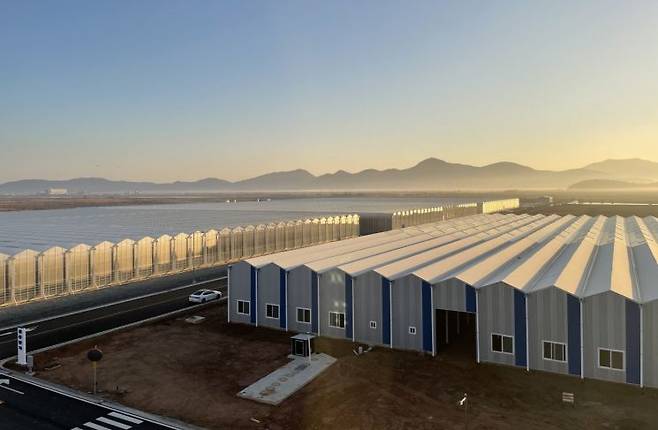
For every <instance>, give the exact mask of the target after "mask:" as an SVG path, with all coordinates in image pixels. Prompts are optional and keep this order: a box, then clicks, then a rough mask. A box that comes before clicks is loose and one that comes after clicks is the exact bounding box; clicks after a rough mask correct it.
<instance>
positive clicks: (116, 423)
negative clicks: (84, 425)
mask: <svg viewBox="0 0 658 430" xmlns="http://www.w3.org/2000/svg"><path fill="white" fill-rule="evenodd" d="M96 421H100V422H102V423H103V424H109V425H111V426H114V427H118V428H120V429H123V430H128V429H129V428H132V426H129V425H128V424H124V423H120V422H119V421H114V420H111V419H109V418H105V417H100V418H96Z"/></svg>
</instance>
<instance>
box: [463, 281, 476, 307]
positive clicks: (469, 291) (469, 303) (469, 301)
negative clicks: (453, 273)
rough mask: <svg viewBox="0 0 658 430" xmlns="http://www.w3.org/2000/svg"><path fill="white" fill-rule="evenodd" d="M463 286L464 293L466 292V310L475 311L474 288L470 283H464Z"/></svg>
mask: <svg viewBox="0 0 658 430" xmlns="http://www.w3.org/2000/svg"><path fill="white" fill-rule="evenodd" d="M465 287H466V288H464V294H466V312H472V313H475V312H477V309H476V305H475V288H473V287H471V286H470V285H466V286H465Z"/></svg>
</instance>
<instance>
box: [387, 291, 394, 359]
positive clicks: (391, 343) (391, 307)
mask: <svg viewBox="0 0 658 430" xmlns="http://www.w3.org/2000/svg"><path fill="white" fill-rule="evenodd" d="M388 306H389V307H388V309H389V311H388V318H389V321H390V322H389V327H388V332H389V339H388V340H389V346H390V348H391V349H393V281H388Z"/></svg>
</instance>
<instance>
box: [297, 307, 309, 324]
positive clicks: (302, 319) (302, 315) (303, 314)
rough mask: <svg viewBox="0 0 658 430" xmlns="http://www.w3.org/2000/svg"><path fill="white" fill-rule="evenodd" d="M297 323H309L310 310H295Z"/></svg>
mask: <svg viewBox="0 0 658 430" xmlns="http://www.w3.org/2000/svg"><path fill="white" fill-rule="evenodd" d="M297 322H298V323H305V324H310V323H311V310H310V309H307V308H297Z"/></svg>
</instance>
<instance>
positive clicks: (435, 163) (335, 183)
mask: <svg viewBox="0 0 658 430" xmlns="http://www.w3.org/2000/svg"><path fill="white" fill-rule="evenodd" d="M654 169H655V173H654ZM654 174H655V175H656V178H657V179H655V180H657V181H658V163H654V162H651V161H646V160H637V159H635V160H605V161H602V162H600V163H593V164H590V165H589V166H586V167H584V168H580V169H572V170H563V171H551V170H537V169H533V168H531V167H528V166H524V165H521V164H517V163H511V162H499V163H494V164H489V165H486V166H482V167H478V166H471V165H468V164H459V163H450V162H447V161H444V160H440V159H437V158H428V159H426V160H423V161H421V162H420V163H418V164H416V165H415V166H412V167H409V168H406V169H385V170H376V169H367V170H363V171H360V172H356V173H349V172H346V171H344V170H339V171H337V172H335V173H327V174H324V175H320V176H315V175H313V174H311V173H309V172H308V171H306V170H302V169H297V170H292V171H286V172H272V173H267V174H265V175H261V176H257V177H254V178H249V179H245V180H242V181H236V182H230V181H226V180H222V179H216V178H207V179H202V180H199V181H192V182H173V183H154V182H129V181H112V180H108V179H103V178H76V179H70V180H62V181H50V180H42V179H29V180H21V181H14V182H7V183H5V184H2V185H0V194H38V193H43V192H44V191H45V190H47V189H49V188H66V189H68V190H69V192H70V193H85V194H99V193H107V194H125V193H192V192H218V191H295V190H345V191H349V190H451V191H454V190H464V191H466V190H499V189H556V188H561V189H564V188H568V187H570V186H572V184H575V185H574V187H583V186H593V185H595V184H596V183H597V182H596V181H621V182H624V181H625V182H631V181H629V180H628V179H627V178H631V177H636V176H638V175H640V176H641V177H642V178H651V177H652V176H651V175H654ZM642 181H644V182H650V181H647V180H646V179H642ZM583 184H584V185H583ZM588 184H589V185H588ZM609 185H610V184H608V186H609ZM619 185H621V184H619ZM631 186H632V185H631Z"/></svg>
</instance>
